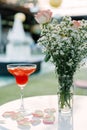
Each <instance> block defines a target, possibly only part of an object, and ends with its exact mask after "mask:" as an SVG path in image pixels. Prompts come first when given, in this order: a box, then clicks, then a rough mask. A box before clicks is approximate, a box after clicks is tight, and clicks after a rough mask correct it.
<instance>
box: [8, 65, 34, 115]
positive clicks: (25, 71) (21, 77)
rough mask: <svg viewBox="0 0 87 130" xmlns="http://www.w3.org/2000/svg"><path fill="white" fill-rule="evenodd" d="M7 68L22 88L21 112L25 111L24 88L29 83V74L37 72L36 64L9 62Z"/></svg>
mask: <svg viewBox="0 0 87 130" xmlns="http://www.w3.org/2000/svg"><path fill="white" fill-rule="evenodd" d="M7 70H8V72H9V73H10V74H12V75H13V76H14V77H15V80H16V84H17V85H18V87H20V90H21V106H20V110H19V111H20V112H23V113H24V112H25V108H24V102H23V89H24V87H25V86H26V84H27V83H28V80H29V76H30V75H31V74H32V73H34V72H35V70H36V64H28V63H24V64H20V63H17V64H8V65H7Z"/></svg>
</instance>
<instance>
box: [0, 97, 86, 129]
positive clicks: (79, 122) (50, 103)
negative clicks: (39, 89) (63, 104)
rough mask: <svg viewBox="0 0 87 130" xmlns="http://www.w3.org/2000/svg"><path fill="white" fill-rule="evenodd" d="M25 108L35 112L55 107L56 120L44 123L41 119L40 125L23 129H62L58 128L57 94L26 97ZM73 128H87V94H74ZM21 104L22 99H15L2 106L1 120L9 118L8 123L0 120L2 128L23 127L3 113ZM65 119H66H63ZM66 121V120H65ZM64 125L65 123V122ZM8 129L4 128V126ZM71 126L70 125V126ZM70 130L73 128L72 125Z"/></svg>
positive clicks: (0, 111) (0, 127)
mask: <svg viewBox="0 0 87 130" xmlns="http://www.w3.org/2000/svg"><path fill="white" fill-rule="evenodd" d="M24 104H25V108H27V110H28V111H29V112H30V113H33V112H35V110H41V111H44V110H48V109H54V110H56V111H55V113H54V116H55V121H54V123H53V124H49V125H47V124H44V123H43V122H42V119H41V123H40V124H38V125H34V126H33V125H31V128H30V129H27V128H25V129H23V130H62V128H61V129H58V125H59V124H58V123H59V121H58V107H57V96H56V95H47V96H36V97H28V98H24ZM73 104H74V105H73V130H87V116H86V115H87V96H74V99H73ZM19 106H20V100H15V101H11V102H8V103H6V104H4V105H2V106H1V107H0V121H1V120H9V121H8V122H7V123H8V124H6V123H5V124H3V123H1V122H0V130H22V128H21V129H20V128H18V127H17V122H16V121H14V120H12V119H8V118H6V119H5V118H3V117H2V114H3V113H4V112H6V111H13V110H15V109H18V108H19ZM63 121H64V120H63ZM63 121H62V122H63ZM9 122H10V123H9ZM65 123H66V121H65ZM63 125H64V124H63ZM3 127H4V128H6V129H4V128H3ZM65 127H66V125H65V126H64V127H63V128H64V129H63V130H68V129H67V128H65ZM69 127H70V126H69ZM69 130H72V129H71V127H70V128H69Z"/></svg>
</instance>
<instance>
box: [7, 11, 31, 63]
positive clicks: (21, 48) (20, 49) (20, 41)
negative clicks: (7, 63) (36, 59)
mask: <svg viewBox="0 0 87 130" xmlns="http://www.w3.org/2000/svg"><path fill="white" fill-rule="evenodd" d="M24 20H25V15H24V14H23V13H17V14H16V15H15V18H14V24H13V28H12V29H11V30H9V32H8V36H7V39H8V41H9V43H8V45H7V49H6V50H7V52H6V54H7V57H9V59H11V60H13V61H27V60H29V58H30V57H31V49H30V44H32V43H33V39H32V38H31V36H29V35H28V36H27V35H26V34H25V32H24V28H23V24H22V22H23V21H24Z"/></svg>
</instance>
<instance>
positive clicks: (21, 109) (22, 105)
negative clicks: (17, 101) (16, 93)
mask: <svg viewBox="0 0 87 130" xmlns="http://www.w3.org/2000/svg"><path fill="white" fill-rule="evenodd" d="M23 96H24V94H23V88H21V106H20V111H21V112H24V111H25V109H24V100H23Z"/></svg>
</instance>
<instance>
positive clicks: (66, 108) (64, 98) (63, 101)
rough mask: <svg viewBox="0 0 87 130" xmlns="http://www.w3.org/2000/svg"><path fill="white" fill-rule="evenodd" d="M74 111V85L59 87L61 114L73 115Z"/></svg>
mask: <svg viewBox="0 0 87 130" xmlns="http://www.w3.org/2000/svg"><path fill="white" fill-rule="evenodd" d="M72 109H73V85H72V86H70V87H61V86H60V87H59V89H58V110H59V113H61V114H71V113H72Z"/></svg>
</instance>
